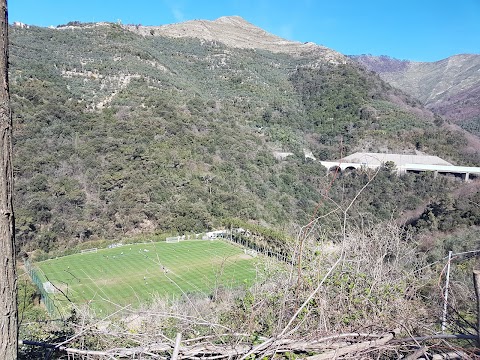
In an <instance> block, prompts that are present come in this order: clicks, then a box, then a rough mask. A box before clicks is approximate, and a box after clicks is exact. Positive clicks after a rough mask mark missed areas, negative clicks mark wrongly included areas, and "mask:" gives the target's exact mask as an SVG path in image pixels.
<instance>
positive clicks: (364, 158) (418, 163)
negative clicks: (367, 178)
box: [320, 152, 480, 181]
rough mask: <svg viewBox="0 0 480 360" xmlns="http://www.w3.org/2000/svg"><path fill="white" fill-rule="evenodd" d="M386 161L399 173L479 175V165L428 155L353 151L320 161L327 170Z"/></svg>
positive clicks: (376, 165)
mask: <svg viewBox="0 0 480 360" xmlns="http://www.w3.org/2000/svg"><path fill="white" fill-rule="evenodd" d="M387 162H392V163H394V164H395V167H396V170H397V173H398V174H399V175H401V174H405V173H408V172H414V173H420V172H433V174H434V176H437V175H438V174H446V175H453V176H457V177H461V178H462V179H463V180H464V181H469V180H470V179H471V178H474V177H478V176H480V167H471V166H455V165H453V164H451V163H449V162H447V161H445V160H443V159H441V158H439V157H438V156H430V155H404V154H382V153H360V152H359V153H354V154H352V155H349V156H346V157H344V158H343V159H340V160H333V161H320V163H321V164H322V165H323V166H325V167H326V168H327V170H328V171H334V170H337V169H338V170H339V171H345V170H354V169H361V168H367V169H373V170H375V169H378V168H379V167H380V166H382V165H383V164H385V163H387Z"/></svg>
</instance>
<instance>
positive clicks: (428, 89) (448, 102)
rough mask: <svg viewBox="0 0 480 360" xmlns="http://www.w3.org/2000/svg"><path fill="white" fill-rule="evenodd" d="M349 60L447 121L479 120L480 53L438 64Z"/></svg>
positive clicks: (383, 58) (367, 58) (361, 57)
mask: <svg viewBox="0 0 480 360" xmlns="http://www.w3.org/2000/svg"><path fill="white" fill-rule="evenodd" d="M350 58H352V59H353V60H355V61H357V62H359V63H360V64H362V65H363V66H365V67H366V68H367V69H369V70H371V71H374V72H376V73H378V74H379V75H380V77H381V78H382V79H384V80H385V81H387V82H388V83H390V84H392V85H393V86H395V87H398V88H400V89H402V90H403V91H405V92H406V93H408V94H410V95H412V96H414V97H416V98H418V99H419V100H421V102H422V103H423V105H425V106H426V107H427V108H428V109H430V110H432V111H434V112H436V113H438V114H440V115H442V116H444V117H445V118H446V119H448V120H453V121H456V122H459V123H460V124H462V123H464V124H467V125H468V124H470V123H472V122H477V124H478V122H479V121H480V87H479V84H480V55H479V54H458V55H454V56H451V57H448V58H446V59H442V60H439V61H435V62H414V61H408V60H398V59H393V58H390V57H388V56H372V55H358V56H350ZM478 126H480V125H478ZM476 134H477V135H478V134H480V132H479V131H476Z"/></svg>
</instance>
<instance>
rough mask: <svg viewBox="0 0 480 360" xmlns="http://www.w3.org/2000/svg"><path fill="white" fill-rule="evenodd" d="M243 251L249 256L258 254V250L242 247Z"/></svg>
mask: <svg viewBox="0 0 480 360" xmlns="http://www.w3.org/2000/svg"><path fill="white" fill-rule="evenodd" d="M243 252H244V253H245V254H247V255H250V256H251V257H257V255H258V252H256V251H255V250H253V249H243Z"/></svg>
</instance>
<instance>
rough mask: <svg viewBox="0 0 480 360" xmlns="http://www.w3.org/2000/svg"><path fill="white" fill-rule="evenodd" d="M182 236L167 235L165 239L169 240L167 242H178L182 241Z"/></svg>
mask: <svg viewBox="0 0 480 360" xmlns="http://www.w3.org/2000/svg"><path fill="white" fill-rule="evenodd" d="M180 238H181V237H180V236H172V237H167V238H166V239H165V242H167V243H178V242H180Z"/></svg>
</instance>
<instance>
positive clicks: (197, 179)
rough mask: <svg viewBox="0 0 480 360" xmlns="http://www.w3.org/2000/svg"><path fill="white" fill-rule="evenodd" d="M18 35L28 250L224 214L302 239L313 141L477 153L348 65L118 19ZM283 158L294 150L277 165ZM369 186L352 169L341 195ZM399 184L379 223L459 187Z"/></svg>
mask: <svg viewBox="0 0 480 360" xmlns="http://www.w3.org/2000/svg"><path fill="white" fill-rule="evenodd" d="M10 41H11V47H10V62H11V67H10V82H11V83H10V90H11V99H12V109H13V119H14V124H15V125H14V137H15V139H14V141H15V144H14V148H15V150H14V162H15V176H16V194H15V206H16V222H17V224H16V226H17V241H18V242H19V244H20V247H21V248H22V249H24V250H26V251H29V250H32V249H35V248H40V249H42V250H44V251H49V250H51V249H53V248H57V247H71V246H73V245H75V244H77V243H79V242H82V241H84V240H86V239H96V238H102V237H106V238H115V237H120V236H125V235H127V236H128V235H133V234H137V233H152V232H155V231H173V232H176V231H178V232H181V233H183V232H186V231H203V230H205V229H210V228H214V227H216V226H220V225H221V224H222V222H223V219H225V218H238V219H241V220H243V221H249V222H253V223H255V224H259V225H262V226H267V227H274V228H277V229H279V230H281V231H285V232H291V231H293V229H294V228H293V226H294V224H303V223H305V222H306V221H308V219H310V216H311V214H312V213H313V211H314V209H315V208H316V206H317V204H318V202H319V201H320V200H321V199H322V196H323V195H324V193H325V191H324V190H325V189H326V188H327V187H328V184H329V183H330V181H331V179H330V178H328V177H327V175H326V172H325V169H324V168H322V166H321V165H320V164H318V163H317V162H314V161H311V160H305V158H304V156H303V150H304V149H308V150H311V151H312V152H313V154H314V156H316V157H317V159H327V158H338V157H339V156H340V154H346V153H347V152H350V151H354V150H365V151H404V150H409V151H413V150H414V149H421V150H422V151H425V152H427V153H431V154H435V155H438V156H442V157H444V158H446V159H448V160H451V161H453V162H460V161H461V162H463V163H467V160H469V161H476V160H475V159H472V158H469V159H467V158H466V157H465V155H464V154H462V153H461V152H460V151H459V150H458V149H459V148H461V147H462V146H463V144H464V143H465V140H464V139H463V138H462V137H461V136H460V135H457V134H455V133H452V132H449V131H448V130H445V129H444V128H442V127H441V126H440V125H441V124H440V123H438V122H437V123H435V122H434V121H433V117H431V114H430V113H428V111H425V110H424V109H423V108H422V107H421V105H420V104H419V103H418V102H417V101H416V100H413V99H412V98H410V97H408V96H407V95H405V94H403V93H401V92H400V91H399V90H396V89H393V88H392V87H390V86H389V85H387V84H386V83H384V82H383V81H382V80H380V78H379V77H378V76H376V75H373V74H371V73H368V72H367V71H365V70H362V69H361V68H359V67H358V66H356V65H354V64H353V63H352V62H350V61H349V60H345V63H333V62H330V61H328V60H327V59H322V58H319V57H318V55H315V53H312V54H310V55H308V54H307V55H305V54H304V55H302V56H297V55H287V54H282V53H271V52H268V51H265V50H259V49H235V48H229V47H226V46H224V45H222V44H221V43H219V42H215V41H205V40H199V39H189V38H183V39H175V38H168V37H162V36H141V35H137V34H135V33H132V32H130V31H127V30H125V29H123V28H122V27H120V26H118V25H113V24H110V25H105V26H87V25H84V26H79V27H73V28H62V29H46V28H38V27H30V28H29V29H19V28H12V29H11V32H10ZM274 151H289V152H293V153H294V156H291V157H289V158H287V159H286V160H284V161H279V160H276V159H275V157H274V155H273V154H274ZM361 179H363V178H348V177H345V178H343V179H342V180H341V182H340V181H339V182H338V186H339V187H338V190H335V189H336V186H337V184H335V187H334V189H333V190H334V195H332V196H334V197H335V199H337V200H338V201H340V202H342V201H344V202H348V201H350V200H349V198H348V196H350V194H355V191H356V189H357V190H358V189H360V188H361V186H363V183H362V181H361ZM401 181H404V180H401ZM404 182H405V185H403V186H402V187H401V188H400V189H397V191H398V192H404V193H405V194H406V196H405V198H406V199H410V200H411V201H407V200H406V201H405V202H404V203H401V202H399V201H398V198H395V199H386V200H385V202H382V203H381V204H377V206H373V205H372V206H371V208H372V209H373V210H372V211H373V214H372V216H373V217H379V218H385V217H389V216H391V215H392V212H393V213H394V214H399V213H401V212H402V211H403V210H405V209H408V208H411V207H413V206H416V205H418V203H421V202H422V201H424V200H426V199H429V198H430V197H432V196H434V195H436V194H438V192H437V189H438V188H439V187H441V188H442V189H443V190H444V191H448V188H449V185H448V184H447V185H439V184H438V183H436V182H435V181H434V180H433V179H430V178H426V179H424V180H423V182H422V184H423V185H422V187H418V185H416V184H415V182H414V181H413V180H405V181H404ZM342 189H343V190H342ZM345 189H347V190H345ZM416 189H417V190H416ZM418 189H423V190H422V191H419V190H418ZM373 193H375V191H373ZM346 194H349V195H348V196H347V197H346ZM390 200H391V201H393V202H392V203H390V202H389V201H390ZM365 201H366V202H367V203H368V204H372V201H373V199H365ZM369 206H370V205H369ZM379 207H380V208H381V209H380V210H381V211H377V210H378V208H379ZM323 210H325V211H328V207H325V209H323V207H321V208H320V211H323ZM389 212H390V213H389Z"/></svg>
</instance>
